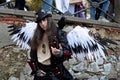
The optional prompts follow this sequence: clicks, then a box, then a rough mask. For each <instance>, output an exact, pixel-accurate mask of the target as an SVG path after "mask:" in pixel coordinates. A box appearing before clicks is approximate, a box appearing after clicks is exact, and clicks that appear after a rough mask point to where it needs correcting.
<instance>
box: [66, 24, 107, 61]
mask: <svg viewBox="0 0 120 80" xmlns="http://www.w3.org/2000/svg"><path fill="white" fill-rule="evenodd" d="M88 32H89V29H87V28H83V27H80V26H76V27H75V28H74V29H73V30H71V31H70V32H69V33H68V34H67V40H68V44H69V46H70V48H71V50H72V52H74V53H75V54H76V55H77V57H78V56H79V58H81V60H83V59H86V58H87V59H89V60H94V59H95V60H96V59H98V58H100V57H103V58H104V59H106V57H105V54H104V51H103V49H104V47H102V45H100V44H99V43H98V42H97V40H96V39H94V38H93V37H92V36H90V35H89V34H88Z"/></svg>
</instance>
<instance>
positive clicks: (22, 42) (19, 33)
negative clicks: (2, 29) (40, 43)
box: [9, 22, 37, 49]
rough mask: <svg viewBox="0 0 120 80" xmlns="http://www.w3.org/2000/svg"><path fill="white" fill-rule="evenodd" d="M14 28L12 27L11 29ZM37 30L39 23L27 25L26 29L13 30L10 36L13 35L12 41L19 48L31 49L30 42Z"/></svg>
mask: <svg viewBox="0 0 120 80" xmlns="http://www.w3.org/2000/svg"><path fill="white" fill-rule="evenodd" d="M12 27H13V26H12ZM12 27H11V26H10V27H9V28H12ZM36 28H37V23H35V22H29V23H26V24H25V26H24V27H20V28H16V29H13V32H11V34H10V35H12V37H11V39H12V40H13V42H15V43H16V45H18V46H19V47H21V48H23V49H30V40H31V39H32V37H33V35H34V32H35V29H36Z"/></svg>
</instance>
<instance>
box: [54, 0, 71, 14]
mask: <svg viewBox="0 0 120 80" xmlns="http://www.w3.org/2000/svg"><path fill="white" fill-rule="evenodd" d="M55 4H56V8H57V9H58V10H60V11H61V12H62V13H66V12H68V10H69V4H70V0H55Z"/></svg>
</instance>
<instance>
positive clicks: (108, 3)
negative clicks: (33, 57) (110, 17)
mask: <svg viewBox="0 0 120 80" xmlns="http://www.w3.org/2000/svg"><path fill="white" fill-rule="evenodd" d="M91 1H92V2H94V1H96V0H91ZM97 1H99V2H101V1H103V0H97ZM109 5H110V1H109V0H107V1H106V2H104V3H103V5H102V10H103V11H104V12H105V13H106V12H107V10H108V7H109ZM104 12H102V11H101V13H100V16H103V17H104V16H105V13H104ZM95 14H96V8H94V7H91V8H90V16H91V19H93V20H95Z"/></svg>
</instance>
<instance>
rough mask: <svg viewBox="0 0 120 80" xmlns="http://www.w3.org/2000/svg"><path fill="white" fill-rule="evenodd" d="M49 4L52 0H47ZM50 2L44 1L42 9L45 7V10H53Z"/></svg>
mask: <svg viewBox="0 0 120 80" xmlns="http://www.w3.org/2000/svg"><path fill="white" fill-rule="evenodd" d="M45 1H46V2H47V3H48V4H50V5H52V0H45ZM48 4H46V3H45V2H43V4H42V9H44V10H45V11H51V10H52V7H51V6H49V5H48Z"/></svg>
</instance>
